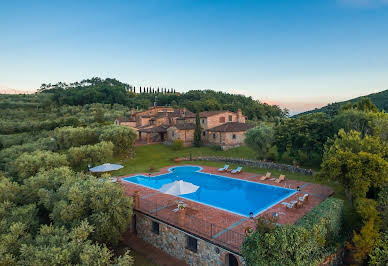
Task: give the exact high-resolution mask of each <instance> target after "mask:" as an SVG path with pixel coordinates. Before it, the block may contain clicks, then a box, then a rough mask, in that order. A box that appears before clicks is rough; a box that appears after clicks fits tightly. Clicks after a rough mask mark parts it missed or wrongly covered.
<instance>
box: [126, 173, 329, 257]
mask: <svg viewBox="0 0 388 266" xmlns="http://www.w3.org/2000/svg"><path fill="white" fill-rule="evenodd" d="M171 167H174V166H169V167H165V168H162V169H160V171H159V172H155V173H152V174H149V173H140V174H133V175H128V176H122V177H120V178H126V177H131V176H135V175H145V176H150V177H152V176H157V175H160V174H165V173H168V172H169V171H168V169H169V168H171ZM201 167H202V170H201V171H202V172H205V173H211V174H217V175H223V176H227V177H233V178H237V179H243V180H247V181H252V182H257V183H263V184H268V185H273V186H279V187H287V188H292V189H296V188H297V187H298V186H299V187H300V192H298V193H296V194H294V195H292V196H290V197H289V198H287V199H286V200H283V201H281V202H290V201H292V200H297V199H298V197H300V196H303V195H304V194H306V193H307V194H309V199H308V201H307V202H306V203H305V204H304V205H303V207H301V208H296V209H292V210H291V209H287V208H286V207H285V206H284V205H282V204H281V202H279V203H278V204H276V205H275V206H273V207H271V208H269V209H267V210H266V211H264V212H262V213H261V214H259V215H257V216H256V217H254V218H257V217H259V216H263V215H272V214H273V213H274V212H276V213H277V214H278V221H277V222H278V223H279V224H294V223H295V222H296V221H298V220H299V219H300V218H301V217H303V216H304V215H305V214H306V213H308V212H309V211H310V210H311V209H313V208H314V207H315V206H317V205H318V204H319V203H320V202H322V201H323V200H325V199H326V198H327V197H329V196H330V195H332V194H333V192H334V191H333V190H332V189H331V188H330V187H327V186H324V185H319V184H313V183H308V182H303V181H296V180H288V179H287V177H286V180H285V181H283V182H281V183H275V182H274V181H273V180H265V181H262V180H260V177H261V175H259V174H254V173H246V172H243V173H241V174H231V173H226V172H223V173H220V172H218V170H217V168H214V167H209V166H201ZM120 184H121V185H122V186H123V187H124V189H125V191H126V193H127V195H128V196H133V195H134V194H135V192H137V193H138V195H139V204H138V206H137V207H136V208H135V209H137V210H138V211H141V212H143V213H147V214H148V215H150V216H153V217H155V218H157V219H160V220H162V221H165V222H167V223H170V224H172V225H175V226H177V227H178V228H181V229H184V230H186V231H188V232H192V233H194V234H196V235H198V236H201V237H203V238H206V239H208V240H210V241H212V242H214V243H218V244H220V245H223V246H225V247H227V248H229V249H232V250H233V251H236V252H239V251H240V247H241V244H242V242H243V240H244V236H245V233H244V230H245V228H246V227H248V226H250V227H252V228H255V219H250V218H247V217H244V216H240V215H237V214H234V213H230V212H228V211H224V210H220V209H217V208H214V207H211V206H208V205H204V204H201V203H198V202H194V201H190V200H188V199H183V200H184V202H185V203H186V204H187V205H188V206H187V207H186V208H185V213H184V222H183V223H182V220H180V219H182V217H181V216H182V215H181V214H180V213H179V212H173V211H172V210H173V209H175V208H176V207H177V203H176V202H177V201H179V200H182V198H180V197H176V196H172V195H167V194H163V193H161V192H159V191H157V190H154V189H150V188H146V187H144V186H140V185H136V184H133V183H129V182H126V181H121V182H120Z"/></svg>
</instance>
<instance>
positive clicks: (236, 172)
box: [231, 166, 242, 174]
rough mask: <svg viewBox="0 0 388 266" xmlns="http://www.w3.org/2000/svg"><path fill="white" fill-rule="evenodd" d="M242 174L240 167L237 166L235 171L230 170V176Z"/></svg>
mask: <svg viewBox="0 0 388 266" xmlns="http://www.w3.org/2000/svg"><path fill="white" fill-rule="evenodd" d="M241 172H242V167H241V166H239V167H237V168H236V169H234V170H232V172H231V173H232V174H240V173H241Z"/></svg>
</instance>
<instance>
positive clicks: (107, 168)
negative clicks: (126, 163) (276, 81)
mask: <svg viewBox="0 0 388 266" xmlns="http://www.w3.org/2000/svg"><path fill="white" fill-rule="evenodd" d="M121 168H123V166H122V165H120V164H113V163H104V164H102V165H99V166H96V167H93V168H90V169H89V171H90V172H93V173H100V172H110V171H115V170H119V169H121Z"/></svg>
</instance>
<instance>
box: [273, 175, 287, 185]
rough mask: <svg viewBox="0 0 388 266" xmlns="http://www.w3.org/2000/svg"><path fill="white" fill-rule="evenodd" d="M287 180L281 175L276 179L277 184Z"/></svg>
mask: <svg viewBox="0 0 388 266" xmlns="http://www.w3.org/2000/svg"><path fill="white" fill-rule="evenodd" d="M285 179H286V176H285V175H280V176H279V178H277V179H275V182H276V183H280V182H282V181H284V180H285Z"/></svg>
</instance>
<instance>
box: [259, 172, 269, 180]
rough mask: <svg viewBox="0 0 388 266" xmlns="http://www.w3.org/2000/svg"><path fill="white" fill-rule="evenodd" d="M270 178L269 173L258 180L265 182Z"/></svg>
mask: <svg viewBox="0 0 388 266" xmlns="http://www.w3.org/2000/svg"><path fill="white" fill-rule="evenodd" d="M270 177H271V173H270V172H267V174H266V175H264V176H262V177H261V178H260V180H267V179H268V178H270Z"/></svg>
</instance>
